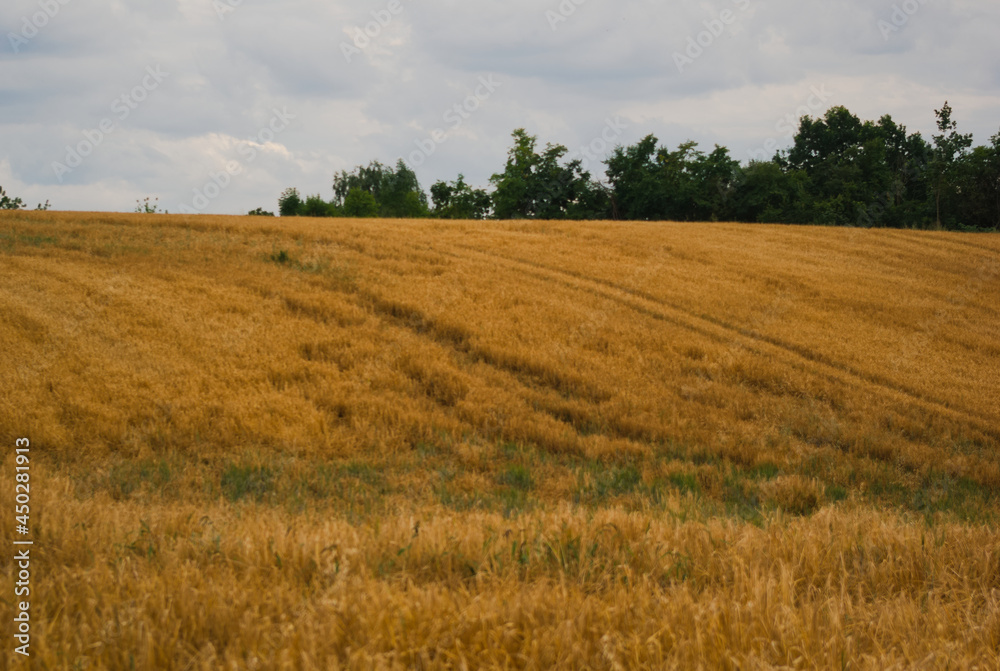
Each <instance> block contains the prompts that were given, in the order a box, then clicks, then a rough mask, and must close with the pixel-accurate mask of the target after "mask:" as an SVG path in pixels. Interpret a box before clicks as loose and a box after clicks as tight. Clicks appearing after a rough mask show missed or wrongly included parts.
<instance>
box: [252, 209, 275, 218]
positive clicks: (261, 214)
mask: <svg viewBox="0 0 1000 671" xmlns="http://www.w3.org/2000/svg"><path fill="white" fill-rule="evenodd" d="M247 216H248V217H273V216H274V212H268V211H266V210H265V209H264V208H263V207H258V208H257V209H256V210H250V211H249V212H247Z"/></svg>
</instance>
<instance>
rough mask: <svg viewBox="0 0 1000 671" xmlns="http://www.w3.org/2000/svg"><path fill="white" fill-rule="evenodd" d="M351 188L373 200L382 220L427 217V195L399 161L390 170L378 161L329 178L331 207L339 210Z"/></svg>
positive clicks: (408, 169) (401, 161)
mask: <svg viewBox="0 0 1000 671" xmlns="http://www.w3.org/2000/svg"><path fill="white" fill-rule="evenodd" d="M352 189H360V190H361V191H366V192H367V193H369V194H371V195H372V197H374V198H375V202H376V203H377V204H378V214H379V216H383V217H422V216H425V215H426V214H427V209H428V207H427V194H425V193H424V191H423V189H421V188H420V183H419V181H418V180H417V175H416V173H414V172H413V170H411V169H410V168H409V166H407V165H406V163H404V162H403V160H402V159H400V160H399V161H397V162H396V167H395V168H391V167H387V166H385V165H383V164H382V163H380V162H379V161H372V162H371V163H369V164H368V165H367V166H357V167H356V168H355V169H354V170H353V171H352V172H347V171H346V170H342V171H341V172H339V173H337V174H335V175H334V177H333V196H334V200H333V202H334V204H335V205H337V206H340V207H343V205H344V203H345V202H346V199H347V195H348V194H349V193H350V192H351V190H352Z"/></svg>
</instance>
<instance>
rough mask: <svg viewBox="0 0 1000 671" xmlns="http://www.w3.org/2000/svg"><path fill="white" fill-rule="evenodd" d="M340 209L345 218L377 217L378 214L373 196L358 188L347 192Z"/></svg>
mask: <svg viewBox="0 0 1000 671" xmlns="http://www.w3.org/2000/svg"><path fill="white" fill-rule="evenodd" d="M342 209H343V212H344V216H347V217H359V218H360V217H377V216H378V214H379V212H378V202H377V201H376V200H375V196H373V195H372V194H371V193H370V192H368V191H365V190H364V189H361V188H359V187H354V188H353V189H351V190H350V191H348V192H347V195H346V196H345V197H344V206H343V208H342Z"/></svg>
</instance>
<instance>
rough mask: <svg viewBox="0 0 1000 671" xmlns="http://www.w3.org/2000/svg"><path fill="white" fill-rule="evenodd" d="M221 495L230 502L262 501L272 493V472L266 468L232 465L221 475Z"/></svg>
mask: <svg viewBox="0 0 1000 671" xmlns="http://www.w3.org/2000/svg"><path fill="white" fill-rule="evenodd" d="M220 484H221V486H222V493H223V494H224V495H225V497H226V498H227V499H229V500H230V501H234V502H235V501H240V500H242V499H245V498H250V499H253V500H254V501H258V502H259V501H262V500H263V499H264V497H265V496H267V495H268V494H270V493H272V492H273V491H274V472H273V471H272V470H271V469H270V468H268V467H267V466H241V465H236V464H232V465H230V466H229V467H227V468H226V470H225V471H223V473H222V481H221V483H220Z"/></svg>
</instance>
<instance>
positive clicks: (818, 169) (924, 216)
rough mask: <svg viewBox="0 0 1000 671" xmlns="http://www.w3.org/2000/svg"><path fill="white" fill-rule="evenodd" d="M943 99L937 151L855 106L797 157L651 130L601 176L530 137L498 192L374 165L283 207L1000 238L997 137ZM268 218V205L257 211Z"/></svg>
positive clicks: (289, 196)
mask: <svg viewBox="0 0 1000 671" xmlns="http://www.w3.org/2000/svg"><path fill="white" fill-rule="evenodd" d="M952 114H953V110H952V108H951V106H950V105H949V104H948V103H947V102H945V104H944V106H943V107H942V108H941V109H939V110H935V116H936V120H937V122H936V125H937V133H936V134H934V135H932V138H931V140H932V141H931V142H928V141H926V140H925V139H924V138H923V137H921V135H920V133H908V132H907V130H906V127H905V126H903V125H900V124H897V123H896V122H895V121H893V120H892V117H891V116H889V115H885V116H883V117H882V118H880V119H879V120H878V121H862V120H861V119H859V118H858V117H857V116H855V115H854V114H852V113H851V112H850V111H848V110H847V109H846V108H845V107H833V108H831V109H830V110H828V111H827V112H826V114H825V115H824V116H823V117H820V118H812V117H809V116H805V117H802V118H801V119H800V120H799V127H798V132H797V133H796V134H795V135H794V138H793V144H792V146H791V147H790V148H789V149H786V150H781V151H778V152H776V154H775V155H774V157H773V158H772V159H771V160H768V161H759V160H752V161H750V162H749V163H748V164H746V165H743V164H741V163H740V162H739V161H736V160H735V159H733V158H732V156H731V155H730V153H729V150H728V149H727V148H725V147H721V146H719V145H715V147H714V149H713V150H712V151H711V152H708V153H706V152H704V151H702V150H700V149H699V148H698V144H697V143H696V142H690V141H689V142H684V143H682V144H681V145H679V146H678V147H677V148H676V149H674V150H671V149H669V148H667V147H665V146H662V145H660V143H659V141H658V140H657V138H656V136H655V135H652V134H650V135H647V136H646V137H644V138H643V139H641V140H640V141H638V142H637V143H635V144H634V145H631V146H624V147H623V146H619V147H616V148H615V149H614V150H613V151H612V153H611V155H610V156H608V157H607V158H606V159H605V161H604V164H605V166H606V170H605V174H606V181H602V180H598V179H595V178H594V177H593V176H592V175H591V174H590V172H588V171H587V170H585V169H584V166H583V163H582V161H581V160H580V159H574V160H566V155H567V149H566V147H564V146H563V145H559V144H551V143H549V144H546V146H545V148H544V149H540V148H539V147H538V144H537V143H538V140H537V137H536V136H533V135H529V134H528V133H527V132H526V131H525V130H524V129H523V128H519V129H517V130H515V131H514V132H513V134H512V137H513V146H512V147H511V148H510V150H509V151H508V154H507V161H506V164H505V166H504V169H503V171H502V172H499V173H496V174H494V175H493V176H492V177H491V178H490V180H489V181H490V185H491V187H492V188H491V189H490V190H489V191H487V190H486V189H481V188H474V187H472V186H470V185H469V184H467V183H466V182H465V178H464V176H463V175H461V174H459V175H458V178H457V179H455V180H454V181H452V182H445V181H438V182H436V183H435V184H434V185H433V186H431V188H430V198H428V197H427V194H425V193H424V191H423V190H422V189H421V188H420V184H419V183H418V181H417V178H416V175H415V174H414V172H413V171H412V170H411V169H410V168H409V167H408V166H407V165H406V164H405V163H404V162H403V161H402V160H400V161H398V162H397V163H396V165H395V167H392V166H386V165H383V164H381V163H379V162H378V161H373V162H371V163H370V164H369V165H367V166H358V167H357V168H356V169H355V170H354V171H352V172H347V171H342V172H340V173H338V174H337V175H335V176H334V180H333V194H334V197H333V199H332V200H330V201H327V200H324V199H323V198H322V197H321V196H320V195H314V196H309V197H307V198H305V199H303V198H302V197H301V196H300V194H299V192H298V190H297V189H286V190H285V192H284V193H282V194H281V197H280V198H279V210H280V213H281V215H282V216H296V215H297V216H347V217H428V216H429V217H436V218H455V219H486V218H493V219H619V220H674V221H741V222H759V223H788V224H822V225H833V226H866V227H870V226H887V227H906V228H945V229H957V230H997V229H998V228H1000V133H998V134H997V135H994V136H993V137H992V138H991V139H990V144H988V145H984V146H979V147H973V146H972V145H973V140H972V135H971V134H962V133H959V132H958V125H957V123H956V122H955V121H954V120H953V118H952ZM255 212H257V213H260V211H259V210H257V211H255Z"/></svg>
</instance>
